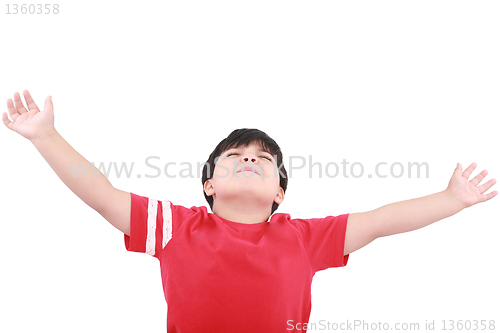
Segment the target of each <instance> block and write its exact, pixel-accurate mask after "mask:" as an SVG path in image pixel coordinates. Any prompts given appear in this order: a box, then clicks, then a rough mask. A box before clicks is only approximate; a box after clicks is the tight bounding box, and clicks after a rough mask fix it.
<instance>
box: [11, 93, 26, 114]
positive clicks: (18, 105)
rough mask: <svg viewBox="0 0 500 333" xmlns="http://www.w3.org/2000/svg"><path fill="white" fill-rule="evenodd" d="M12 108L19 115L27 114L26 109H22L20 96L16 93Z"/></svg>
mask: <svg viewBox="0 0 500 333" xmlns="http://www.w3.org/2000/svg"><path fill="white" fill-rule="evenodd" d="M14 106H15V107H16V111H17V113H19V114H23V113H26V112H28V110H26V108H25V107H24V105H23V101H21V95H19V93H18V92H16V93H15V94H14Z"/></svg>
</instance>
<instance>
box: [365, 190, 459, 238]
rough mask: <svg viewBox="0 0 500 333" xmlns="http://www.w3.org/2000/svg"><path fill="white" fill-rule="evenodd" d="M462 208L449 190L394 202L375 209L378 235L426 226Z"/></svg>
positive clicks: (387, 234)
mask: <svg viewBox="0 0 500 333" xmlns="http://www.w3.org/2000/svg"><path fill="white" fill-rule="evenodd" d="M461 210H462V207H461V205H460V202H459V201H457V200H456V198H455V197H454V196H453V195H452V194H451V193H450V192H449V191H447V190H445V191H442V192H438V193H435V194H431V195H428V196H425V197H421V198H416V199H411V200H406V201H401V202H396V203H392V204H389V205H386V206H382V207H380V208H378V209H375V210H374V211H373V217H374V219H375V221H374V223H376V224H377V231H378V237H383V236H389V235H393V234H399V233H403V232H407V231H412V230H416V229H420V228H422V227H425V226H427V225H429V224H431V223H434V222H436V221H439V220H442V219H444V218H447V217H449V216H452V215H454V214H456V213H458V212H459V211H461Z"/></svg>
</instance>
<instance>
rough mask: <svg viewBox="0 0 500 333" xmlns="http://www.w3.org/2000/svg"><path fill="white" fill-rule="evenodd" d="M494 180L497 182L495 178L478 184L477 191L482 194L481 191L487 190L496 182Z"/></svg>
mask: <svg viewBox="0 0 500 333" xmlns="http://www.w3.org/2000/svg"><path fill="white" fill-rule="evenodd" d="M496 182H497V181H496V179H490V180H489V181H487V182H486V183H484V184H483V185H481V186H478V187H477V190H478V191H479V193H481V194H482V193H484V192H486V191H488V190H489V189H490V187H492V186H493V185H495V184H496Z"/></svg>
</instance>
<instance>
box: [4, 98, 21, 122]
mask: <svg viewBox="0 0 500 333" xmlns="http://www.w3.org/2000/svg"><path fill="white" fill-rule="evenodd" d="M7 111H8V112H9V115H10V118H12V120H13V121H16V118H17V117H19V113H17V110H16V108H15V107H14V102H12V99H10V98H9V99H8V100H7Z"/></svg>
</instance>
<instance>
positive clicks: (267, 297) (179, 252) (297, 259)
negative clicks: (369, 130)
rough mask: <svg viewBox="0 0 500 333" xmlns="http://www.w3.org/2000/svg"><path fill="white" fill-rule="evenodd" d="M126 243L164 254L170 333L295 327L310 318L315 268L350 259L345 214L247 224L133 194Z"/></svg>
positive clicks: (287, 217)
mask: <svg viewBox="0 0 500 333" xmlns="http://www.w3.org/2000/svg"><path fill="white" fill-rule="evenodd" d="M131 197H132V209H131V221H130V237H129V236H127V235H125V245H126V248H127V250H129V251H135V252H143V253H147V254H150V255H152V256H154V257H156V258H158V259H159V261H160V267H161V276H162V281H163V289H164V293H165V299H166V301H167V305H168V314H167V332H169V333H174V332H175V333H178V332H182V333H191V332H193V333H200V332H218V333H224V332H231V333H235V332H238V333H244V332H252V333H255V332H273V333H276V332H292V330H290V329H291V325H290V324H288V323H292V325H293V324H296V323H307V322H308V320H309V314H310V312H311V283H312V278H313V275H314V273H315V272H317V271H319V270H322V269H326V268H329V267H341V266H345V265H346V264H347V260H348V258H349V256H348V255H347V256H344V240H345V231H346V225H347V217H348V214H345V215H339V216H336V217H335V216H329V217H326V218H321V219H291V218H290V215H288V214H281V213H276V214H274V215H272V217H271V219H270V220H269V221H268V222H261V223H255V224H244V223H238V222H232V221H228V220H225V219H223V218H221V217H219V216H217V215H215V214H212V213H208V212H207V209H206V208H205V207H192V208H189V209H188V208H186V207H183V206H177V205H173V204H172V203H170V202H169V201H157V200H153V199H149V198H146V197H142V196H138V195H135V194H131Z"/></svg>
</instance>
